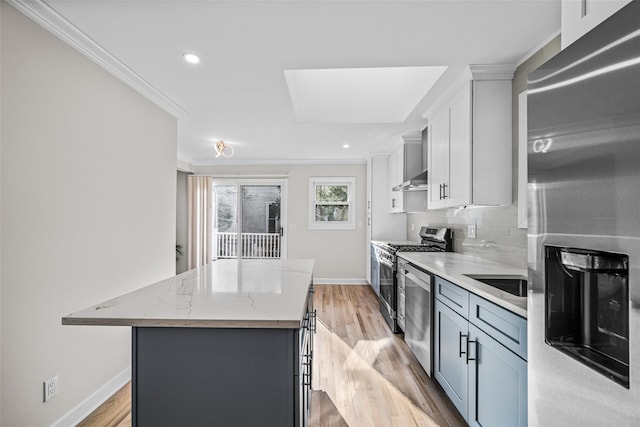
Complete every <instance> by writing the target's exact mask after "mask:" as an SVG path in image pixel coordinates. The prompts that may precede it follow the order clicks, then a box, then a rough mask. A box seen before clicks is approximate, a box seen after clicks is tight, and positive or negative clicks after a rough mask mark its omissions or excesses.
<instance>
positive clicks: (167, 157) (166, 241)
mask: <svg viewBox="0 0 640 427" xmlns="http://www.w3.org/2000/svg"><path fill="white" fill-rule="evenodd" d="M0 7H1V10H2V24H1V25H2V35H1V37H2V47H1V55H2V56H1V58H2V76H1V78H2V80H1V87H2V99H1V104H2V106H1V111H2V123H3V126H2V129H1V133H2V147H1V151H2V164H1V166H0V171H1V178H0V183H1V192H0V194H1V196H0V197H1V200H0V205H1V214H0V215H1V220H2V223H1V228H0V229H1V230H2V240H1V258H0V263H1V264H2V267H3V268H2V271H1V277H0V289H1V293H2V301H1V304H2V305H1V310H0V311H1V317H2V321H1V326H2V335H1V338H2V342H1V345H0V347H1V355H2V356H1V357H2V367H1V378H2V380H1V382H0V383H1V384H0V389H1V390H2V401H1V403H2V419H1V420H0V424H1V425H2V426H7V427H13V426H20V427H22V426H27V427H31V426H47V425H51V424H52V423H53V422H55V421H56V420H59V419H60V418H61V417H63V416H64V415H66V414H68V413H69V412H70V411H71V410H72V409H73V408H74V407H76V405H78V404H79V403H81V402H83V401H84V400H85V399H86V398H87V397H89V396H91V395H92V394H93V393H94V392H96V391H97V390H98V389H99V388H100V387H102V386H103V385H105V384H106V383H108V382H109V381H110V380H112V379H113V378H114V377H117V375H118V374H120V373H122V372H125V373H126V370H127V368H129V367H130V361H131V355H130V342H131V336H130V335H131V333H130V328H119V327H90V326H87V327H84V326H62V325H61V317H62V316H64V315H66V314H68V313H71V312H73V311H76V310H79V309H82V308H85V307H87V306H89V305H91V304H95V303H99V302H101V301H104V300H107V299H109V298H112V297H115V296H117V295H120V294H122V293H125V292H129V291H132V290H134V289H136V288H139V287H141V286H143V285H146V284H149V283H153V282H155V281H158V280H161V279H163V278H166V277H169V276H172V275H173V274H174V272H175V255H174V254H175V252H174V251H175V249H174V242H175V236H176V232H175V225H176V206H175V204H176V192H175V188H176V133H177V124H176V120H175V118H173V117H171V116H170V115H168V114H167V113H166V112H164V111H162V110H161V109H159V108H158V107H157V106H155V105H154V104H152V103H151V102H150V101H148V100H146V99H145V98H143V97H142V96H140V95H139V94H138V93H137V92H135V91H134V90H132V89H130V88H129V87H128V86H126V85H124V84H123V83H122V82H121V81H120V80H117V79H116V78H115V77H113V76H112V75H111V74H108V73H107V72H106V71H104V70H103V69H102V68H99V67H98V66H97V65H95V64H94V63H93V62H91V61H90V60H88V59H87V58H86V57H84V56H82V55H81V54H79V53H78V52H77V51H75V50H74V49H72V48H70V47H69V46H67V45H66V44H64V43H63V42H61V41H60V40H59V39H57V38H56V37H54V36H53V35H52V34H50V33H49V32H47V31H46V30H44V29H43V28H41V27H39V26H38V25H36V24H35V23H34V22H32V21H31V20H29V19H28V18H26V17H25V16H23V15H22V14H20V13H19V12H17V11H16V10H15V9H13V8H12V7H11V6H9V5H7V4H6V3H4V2H3V3H2V4H1V6H0ZM53 375H57V376H58V379H59V394H58V395H57V396H55V397H54V398H53V399H52V400H50V401H49V402H47V403H46V404H45V403H43V402H42V395H43V391H42V390H43V386H42V382H43V381H44V380H45V379H47V378H49V377H52V376H53Z"/></svg>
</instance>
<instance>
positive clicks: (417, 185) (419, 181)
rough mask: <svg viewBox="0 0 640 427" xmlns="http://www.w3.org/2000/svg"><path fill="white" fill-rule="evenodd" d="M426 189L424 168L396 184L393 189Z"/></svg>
mask: <svg viewBox="0 0 640 427" xmlns="http://www.w3.org/2000/svg"><path fill="white" fill-rule="evenodd" d="M426 189H427V171H426V170H424V171H422V172H420V173H419V174H418V175H416V176H414V177H413V178H411V179H409V180H407V181H405V182H403V183H402V184H400V185H396V186H395V187H393V188H392V190H393V191H425V190H426Z"/></svg>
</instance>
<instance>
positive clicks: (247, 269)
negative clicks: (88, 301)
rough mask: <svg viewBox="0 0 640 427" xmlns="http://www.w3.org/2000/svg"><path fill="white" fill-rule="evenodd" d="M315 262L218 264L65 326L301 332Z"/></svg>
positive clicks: (78, 315) (69, 319)
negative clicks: (276, 329)
mask: <svg viewBox="0 0 640 427" xmlns="http://www.w3.org/2000/svg"><path fill="white" fill-rule="evenodd" d="M313 266H314V260H310V259H286V260H258V259H242V260H236V259H233V260H230V259H225V260H217V261H214V262H212V263H211V264H207V265H205V266H202V267H199V268H196V269H193V270H189V271H186V272H184V273H181V274H178V275H176V276H174V277H171V278H169V279H165V280H162V281H160V282H157V283H154V284H152V285H149V286H146V287H143V288H141V289H138V290H136V291H133V292H130V293H128V294H125V295H122V296H119V297H117V298H113V299H110V300H108V301H105V302H103V303H100V304H96V305H94V306H91V307H89V308H86V309H84V310H81V311H78V312H75V313H71V314H69V315H67V316H65V317H63V318H62V324H63V325H104V326H137V327H193V328H299V327H300V326H301V324H302V320H303V317H304V313H305V312H306V308H307V305H306V303H307V297H308V291H309V287H310V286H311V283H312V276H313Z"/></svg>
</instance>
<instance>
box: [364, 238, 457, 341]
mask: <svg viewBox="0 0 640 427" xmlns="http://www.w3.org/2000/svg"><path fill="white" fill-rule="evenodd" d="M420 238H421V240H420V243H416V242H410V241H404V242H380V241H375V240H374V241H372V242H371V245H372V249H373V253H374V254H375V260H376V263H375V264H376V265H375V266H374V267H373V274H375V273H376V270H377V276H376V277H372V281H373V282H374V283H376V284H377V285H378V286H379V292H378V296H379V299H380V312H381V313H382V315H383V316H384V319H385V321H386V322H387V324H388V325H389V327H390V328H391V330H392V331H393V332H394V333H397V332H399V329H398V322H397V309H398V306H397V294H398V282H397V278H396V272H397V265H398V262H397V261H398V260H397V257H396V253H397V252H451V251H452V250H453V237H452V232H451V229H449V228H434V227H428V226H427V227H421V228H420ZM376 290H378V289H376Z"/></svg>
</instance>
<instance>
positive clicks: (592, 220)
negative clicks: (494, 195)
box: [527, 1, 640, 427]
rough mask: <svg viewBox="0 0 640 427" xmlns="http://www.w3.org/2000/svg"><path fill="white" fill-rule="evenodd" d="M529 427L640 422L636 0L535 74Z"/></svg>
mask: <svg viewBox="0 0 640 427" xmlns="http://www.w3.org/2000/svg"><path fill="white" fill-rule="evenodd" d="M527 100H528V141H527V144H528V171H529V181H528V206H529V231H528V237H529V297H528V334H529V338H528V339H529V342H528V345H529V354H528V383H529V385H528V402H529V406H528V418H529V426H531V427H534V426H544V427H547V426H581V427H582V426H599V427H600V426H638V425H640V2H639V1H634V2H632V3H630V4H629V5H627V6H626V7H624V8H623V9H621V10H620V11H619V12H618V13H616V14H615V15H614V16H612V17H611V18H609V19H608V20H607V21H605V22H604V23H602V24H601V25H600V26H598V27H597V28H595V29H594V30H593V31H591V32H589V33H588V34H586V35H585V36H583V37H582V38H581V39H580V40H578V41H576V42H575V43H574V44H572V45H570V46H569V47H568V48H566V49H565V50H563V51H562V52H560V53H559V54H558V55H556V56H555V57H553V58H552V59H550V60H549V61H548V62H547V63H545V64H544V65H542V66H541V67H540V68H539V69H537V70H536V71H534V72H532V73H531V74H530V75H529V82H528V91H527Z"/></svg>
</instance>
